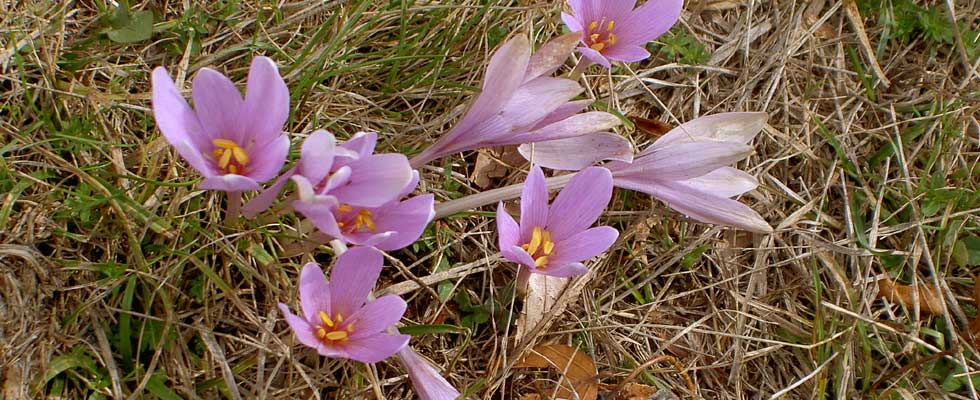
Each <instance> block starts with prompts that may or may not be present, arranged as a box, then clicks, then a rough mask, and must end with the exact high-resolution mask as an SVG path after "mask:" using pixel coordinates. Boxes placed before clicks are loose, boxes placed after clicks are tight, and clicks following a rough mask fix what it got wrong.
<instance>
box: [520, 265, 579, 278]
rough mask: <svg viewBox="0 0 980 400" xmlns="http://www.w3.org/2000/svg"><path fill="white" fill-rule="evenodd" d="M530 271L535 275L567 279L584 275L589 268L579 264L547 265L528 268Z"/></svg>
mask: <svg viewBox="0 0 980 400" xmlns="http://www.w3.org/2000/svg"><path fill="white" fill-rule="evenodd" d="M530 270H531V271H532V272H534V273H536V274H542V275H548V276H554V277H558V278H569V277H573V276H579V275H584V274H585V273H586V272H589V268H588V267H586V266H585V264H582V263H580V262H573V263H567V264H555V265H548V266H547V267H544V268H530Z"/></svg>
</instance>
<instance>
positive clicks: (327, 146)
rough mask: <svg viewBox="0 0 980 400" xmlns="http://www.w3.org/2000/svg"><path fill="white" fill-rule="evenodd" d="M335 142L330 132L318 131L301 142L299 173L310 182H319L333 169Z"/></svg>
mask: <svg viewBox="0 0 980 400" xmlns="http://www.w3.org/2000/svg"><path fill="white" fill-rule="evenodd" d="M335 147H336V140H335V139H334V137H333V135H332V134H331V133H330V132H327V131H325V130H322V129H321V130H318V131H316V132H313V133H312V134H311V135H310V137H308V138H306V140H304V141H303V147H302V148H300V163H301V165H302V167H301V172H302V174H303V176H304V177H306V179H308V180H309V181H310V182H320V181H322V180H323V178H326V177H327V175H328V174H329V173H330V169H331V168H333V157H334V153H335V151H334V148H335Z"/></svg>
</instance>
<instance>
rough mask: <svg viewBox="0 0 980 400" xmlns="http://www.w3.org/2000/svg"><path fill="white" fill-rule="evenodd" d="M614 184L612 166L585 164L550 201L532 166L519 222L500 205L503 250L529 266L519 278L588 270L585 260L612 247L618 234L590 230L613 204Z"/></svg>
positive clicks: (604, 229) (607, 229)
mask: <svg viewBox="0 0 980 400" xmlns="http://www.w3.org/2000/svg"><path fill="white" fill-rule="evenodd" d="M612 188H613V182H612V175H611V174H610V173H609V170H607V169H605V168H601V167H590V168H586V169H584V170H582V171H580V172H578V173H576V174H575V176H574V177H572V179H571V181H570V182H569V183H568V185H567V186H566V187H565V188H564V189H563V190H562V191H561V192H560V193H558V196H556V197H555V201H554V202H553V203H551V205H549V204H548V188H547V186H546V185H545V178H544V172H543V171H541V168H540V167H538V166H537V165H535V166H533V167H532V168H531V172H530V173H529V174H528V176H527V180H526V181H525V182H524V187H523V191H522V192H521V216H520V224H518V223H517V222H516V221H514V219H513V218H512V217H511V216H510V214H508V213H507V210H506V209H505V207H504V204H503V202H501V203H500V204H498V205H497V231H498V234H499V245H500V252H501V254H502V255H503V256H504V258H506V259H507V260H510V261H512V262H514V263H517V264H520V265H522V266H524V267H525V268H523V269H522V270H521V271H522V272H521V274H523V275H522V276H521V277H519V278H518V279H519V280H524V278H526V277H527V276H528V275H527V274H528V273H538V274H544V275H550V276H557V277H569V276H575V275H581V274H584V273H585V272H587V271H588V269H587V268H586V266H585V265H584V264H582V261H585V260H588V259H590V258H592V257H595V256H597V255H599V254H602V253H603V252H605V251H606V250H608V249H609V247H610V246H612V244H613V242H615V241H616V238H617V237H618V236H619V232H617V231H616V229H613V228H611V227H608V226H599V227H594V228H590V226H592V224H594V223H595V222H596V220H598V219H599V216H600V215H601V214H602V211H603V210H604V209H605V208H606V206H607V205H608V204H609V199H610V198H611V197H612ZM524 271H527V272H524Z"/></svg>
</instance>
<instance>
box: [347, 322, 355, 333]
mask: <svg viewBox="0 0 980 400" xmlns="http://www.w3.org/2000/svg"><path fill="white" fill-rule="evenodd" d="M347 332H354V323H353V322H350V323H348V324H347Z"/></svg>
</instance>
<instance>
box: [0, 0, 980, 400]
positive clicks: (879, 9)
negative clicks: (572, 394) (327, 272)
mask: <svg viewBox="0 0 980 400" xmlns="http://www.w3.org/2000/svg"><path fill="white" fill-rule="evenodd" d="M121 3H122V4H121V5H120V6H119V7H116V3H115V2H103V1H95V2H89V1H64V2H61V1H7V2H3V3H0V15H3V17H0V31H2V32H3V35H0V88H2V90H0V92H2V93H0V137H2V140H0V155H2V159H0V166H2V168H0V343H2V344H0V370H2V371H3V372H2V374H0V382H2V387H0V388H2V390H3V392H2V393H3V396H2V397H5V398H9V399H16V398H92V399H99V398H164V399H173V398H270V399H271V398H276V399H279V398H282V399H285V398H310V397H323V398H339V397H341V396H346V397H347V398H371V397H374V396H376V395H377V394H382V395H383V396H385V398H390V399H399V398H413V397H414V395H413V394H412V392H411V385H410V383H409V381H408V379H407V378H406V375H405V373H404V371H403V370H402V369H401V368H400V367H399V366H398V365H397V364H396V363H379V364H377V365H374V366H365V365H363V364H357V363H353V362H347V361H337V360H330V359H325V358H322V357H319V356H318V355H316V353H315V352H313V351H311V350H309V349H307V348H305V347H303V346H302V345H299V344H298V343H297V342H296V340H295V339H294V338H293V336H292V335H291V333H290V332H289V330H288V327H287V326H286V324H285V322H284V321H283V319H282V316H281V315H280V314H279V312H278V311H277V310H276V307H275V305H276V303H277V302H280V301H282V302H286V303H288V304H292V305H295V304H296V300H295V290H296V287H295V279H296V275H297V272H298V270H299V268H300V267H301V266H302V265H303V264H304V263H306V262H308V261H310V260H317V261H319V262H321V264H324V265H329V264H330V260H331V259H332V256H331V250H330V248H329V247H328V246H323V247H319V248H317V249H316V250H314V251H312V252H309V253H302V254H295V252H291V251H290V250H291V249H294V248H295V247H296V246H295V244H296V243H297V240H301V238H302V235H300V234H299V232H298V231H297V229H298V227H299V226H300V220H299V219H298V218H296V217H295V216H294V215H287V216H284V217H282V218H280V219H271V220H262V221H258V222H256V221H245V220H242V221H241V222H240V223H239V225H238V226H237V227H236V228H232V229H228V228H225V227H224V226H223V225H222V222H221V219H222V216H223V212H224V208H225V206H224V202H225V197H224V196H222V195H221V194H217V193H211V192H206V191H200V190H198V189H196V184H197V182H198V180H199V178H198V176H197V175H196V174H195V173H194V171H193V170H191V169H190V168H189V167H188V165H187V164H186V163H185V162H184V161H183V160H181V159H180V158H179V156H177V155H176V153H175V152H174V151H173V150H172V149H171V148H170V147H169V146H168V145H167V143H166V141H165V140H164V139H163V138H162V136H161V134H160V133H159V131H158V130H157V129H156V127H155V124H154V122H153V118H152V114H151V113H150V110H149V107H150V104H149V99H150V86H149V72H150V70H151V69H152V68H154V67H156V66H165V67H167V68H168V70H169V71H170V73H171V75H172V76H175V77H176V79H177V81H178V87H182V88H185V89H187V88H189V87H190V86H189V83H188V80H189V79H188V78H191V77H193V75H194V73H195V71H196V70H198V69H200V68H202V67H205V66H210V67H212V68H215V69H217V70H218V71H221V72H223V73H226V74H228V75H229V76H230V77H231V78H232V79H233V80H234V81H235V82H237V83H239V84H241V83H243V82H244V80H245V74H246V70H247V67H248V63H249V61H250V59H251V58H252V57H253V56H255V55H266V56H268V57H271V58H272V59H274V60H275V61H276V62H277V63H278V64H279V65H280V70H281V72H282V74H283V76H284V78H285V80H286V82H287V84H288V85H289V88H290V94H291V117H290V120H289V122H288V123H287V126H286V130H287V132H289V133H290V135H291V137H292V142H293V149H294V154H293V158H292V159H295V157H296V153H295V152H296V150H297V149H298V144H299V143H301V141H302V138H303V137H305V136H306V135H307V134H309V133H310V132H312V131H313V130H315V129H319V128H323V129H328V130H330V131H332V132H334V133H335V134H336V135H338V136H339V137H342V138H343V137H349V136H350V135H352V134H354V133H355V132H357V131H376V132H378V133H379V134H380V136H381V140H380V145H379V149H380V150H381V151H400V152H405V153H416V152H418V151H420V150H421V149H422V147H423V146H424V145H425V144H426V143H429V142H431V141H432V140H434V138H437V137H438V136H439V135H441V134H443V133H445V132H446V131H447V130H448V129H449V128H450V127H451V126H452V124H453V123H454V122H455V121H456V120H458V118H459V116H460V115H461V113H462V111H464V110H465V106H466V104H467V101H469V100H470V99H471V98H472V96H473V95H474V93H476V92H477V91H478V90H479V89H478V88H479V85H480V79H481V77H482V71H483V68H484V66H485V63H486V61H487V59H488V57H489V54H490V52H491V51H492V50H493V49H494V48H495V47H496V46H497V45H498V44H500V43H501V42H502V41H503V40H504V39H506V38H508V37H510V36H511V35H528V36H529V37H530V38H531V41H532V43H534V44H538V45H539V44H541V43H543V42H544V41H545V40H547V39H548V38H550V37H553V36H556V35H557V34H559V33H561V32H562V29H563V28H562V26H561V24H560V22H559V18H558V13H559V11H560V10H561V7H563V5H562V4H560V3H561V2H552V1H529V0H520V1H513V2H493V1H490V2H478V1H472V0H464V1H459V2H425V1H405V2H398V1H390V2H381V1H370V0H368V1H348V2H344V1H322V0H310V1H283V2H273V1H250V2H242V1H234V0H224V1H213V2H204V1H201V2H198V1H188V0H184V1H165V0H161V1H135V0H134V1H130V2H128V4H126V2H121ZM120 10H128V12H123V11H120ZM141 11H142V12H141ZM150 18H152V19H150ZM954 21H955V23H954ZM978 21H980V3H978V2H977V1H976V0H962V1H956V2H953V1H947V2H941V1H935V2H933V1H912V0H891V1H881V0H862V1H857V3H854V2H843V3H841V2H834V1H825V0H816V1H811V2H791V1H778V2H760V1H728V0H690V1H688V2H687V3H686V4H685V7H684V13H683V15H682V17H681V21H680V22H679V23H678V24H677V25H676V26H675V27H674V28H673V29H672V30H671V31H670V32H669V33H668V34H666V35H664V36H663V37H661V38H660V39H659V40H658V41H657V42H656V43H652V44H650V45H649V46H648V49H650V50H651V51H652V53H653V57H651V58H650V59H649V60H646V61H643V62H638V63H632V64H628V65H617V66H615V67H614V68H613V69H612V70H611V71H609V70H606V69H602V68H599V67H597V66H593V67H592V68H591V69H589V70H588V71H587V72H586V74H585V76H584V77H583V79H582V80H581V82H582V83H583V84H584V85H585V86H586V87H587V88H588V90H587V93H586V94H585V96H587V97H589V98H593V99H595V100H596V103H595V104H594V105H593V107H594V108H595V109H600V110H606V111H610V112H613V113H616V114H618V115H621V116H623V118H624V120H626V121H633V122H635V121H640V120H638V119H637V118H647V119H654V120H658V121H661V122H664V123H666V124H668V125H676V124H677V123H678V122H683V121H687V120H690V119H692V118H695V117H696V116H699V115H708V114H713V113H719V112H726V111H765V112H767V113H768V114H769V122H768V126H767V127H766V129H765V130H764V131H763V132H762V133H761V134H760V135H759V136H758V137H757V138H756V139H755V140H754V141H753V143H752V144H753V146H754V148H755V153H754V154H753V155H752V156H750V157H749V158H748V159H747V160H745V161H743V162H741V163H739V165H738V167H739V168H741V169H743V170H745V171H748V172H749V173H751V174H753V175H754V176H756V177H757V178H758V180H759V181H760V183H761V186H760V187H759V188H758V189H757V190H755V191H753V192H750V193H749V194H746V195H744V196H742V198H741V201H742V202H744V203H745V204H747V205H749V206H750V207H752V208H753V209H755V210H757V211H758V212H760V213H761V214H762V215H763V217H765V219H766V220H767V221H769V222H770V223H771V224H772V226H773V227H774V228H775V231H774V232H773V233H772V234H765V235H763V234H752V233H746V232H743V231H738V230H732V229H727V228H721V227H713V226H708V225H704V224H699V223H695V222H693V221H690V220H687V219H685V218H684V217H683V216H682V215H679V214H678V213H676V212H673V211H671V210H669V209H668V208H666V207H665V206H664V205H663V204H662V203H660V202H658V201H655V200H652V199H650V198H649V197H647V196H645V195H640V194H637V193H630V192H626V191H617V192H616V193H615V194H614V198H613V202H612V204H611V205H610V207H609V211H608V212H607V213H606V214H605V215H604V216H603V218H602V220H601V221H602V222H603V223H606V224H610V225H612V226H614V227H616V228H618V229H620V231H621V232H622V235H621V238H620V240H619V241H618V242H617V243H616V244H615V245H614V247H613V248H612V249H611V251H610V252H608V253H607V255H606V256H604V257H602V258H600V259H598V260H596V261H594V262H593V263H592V264H590V267H591V268H592V271H593V272H592V274H591V275H590V276H589V278H588V279H587V280H583V281H580V288H581V291H580V292H579V293H578V294H577V295H576V296H574V298H570V299H568V300H567V309H566V311H565V312H564V313H561V314H560V315H556V316H555V317H554V318H555V320H554V323H553V324H552V325H551V326H550V327H549V328H548V329H547V330H546V331H544V332H540V333H539V336H538V337H537V338H536V340H538V341H539V342H540V343H558V344H567V345H571V346H574V347H576V348H578V349H579V350H581V351H582V352H583V353H585V354H586V355H587V356H588V357H590V358H592V359H593V360H594V362H595V364H596V366H597V368H598V372H599V374H598V378H594V379H598V381H599V382H600V383H602V386H601V387H600V392H602V394H603V395H607V394H608V395H609V396H610V397H611V398H626V397H625V395H624V394H623V393H620V394H619V395H613V394H611V393H609V392H610V391H611V390H612V389H613V388H614V387H615V386H616V385H617V384H620V383H631V384H641V385H648V386H653V387H656V388H659V389H660V390H661V394H660V396H668V397H669V396H671V395H673V396H677V397H680V398H691V397H702V398H709V399H743V398H770V396H772V397H783V398H856V397H869V398H888V399H891V398H903V399H904V398H974V399H976V398H978V391H980V389H978V388H976V387H974V385H978V386H980V381H976V382H972V381H971V379H970V377H972V376H974V374H976V373H977V371H978V370H980V354H978V352H977V351H976V346H975V345H974V340H973V334H974V333H976V332H977V331H978V329H975V328H980V324H978V323H976V321H974V319H975V318H976V316H977V306H976V304H975V300H977V299H976V298H975V297H977V296H976V295H975V294H974V285H975V283H976V282H977V280H976V278H977V265H978V264H980V238H978V228H980V218H978V214H977V211H978V210H980V196H978V194H977V186H978V184H980V179H978V176H980V175H978V174H980V171H978V164H977V161H978V154H980V153H978V151H977V147H978V145H980V143H978V135H980V124H978V122H977V116H976V115H977V114H976V113H977V111H978V108H980V107H978V105H980V101H978V94H980V75H978V65H977V60H978V56H980V43H978V38H977V36H978V33H977V31H978V25H980V22H978ZM151 22H153V24H152V31H151V30H150V26H151V25H150V23H151ZM573 63H574V61H573V60H569V62H568V64H567V66H566V67H565V69H563V70H562V71H561V72H565V73H567V72H568V71H569V70H571V68H572V66H573V65H574V64H573ZM633 122H628V123H626V124H625V125H624V127H623V128H622V129H621V130H620V133H622V134H624V135H626V136H627V137H629V138H630V140H631V141H632V142H633V143H634V144H635V145H636V146H637V147H642V146H643V145H645V144H647V143H649V142H650V141H652V140H653V139H655V138H656V136H657V135H658V132H656V130H650V129H644V127H645V126H648V125H649V124H634V123H633ZM476 158H477V155H476V153H466V154H464V155H457V156H454V157H452V158H448V159H445V160H443V161H441V162H438V163H435V164H433V165H434V166H433V167H426V168H424V169H423V170H422V171H421V172H422V175H423V185H422V189H423V190H424V191H426V192H430V193H435V194H436V197H437V200H438V201H445V200H448V199H451V198H456V197H459V196H461V195H465V194H469V193H473V192H476V191H479V190H480V188H478V187H477V186H476V185H475V183H474V173H475V172H479V171H475V165H476ZM502 158H504V157H502ZM505 161H507V162H508V165H507V166H506V168H507V169H506V170H505V171H506V173H503V174H500V175H501V176H499V177H496V178H492V179H491V180H490V181H489V183H490V184H491V185H493V186H502V185H505V184H511V183H518V182H521V181H522V180H523V179H524V176H525V173H526V170H527V169H526V166H525V165H520V163H514V162H512V161H513V160H509V159H507V160H505ZM477 175H479V174H477ZM489 211H492V210H491V209H490V208H485V209H482V210H478V211H477V212H472V213H465V214H460V215H455V216H452V217H450V218H446V219H441V220H438V221H436V222H434V223H433V224H432V225H431V226H430V228H429V230H428V231H427V232H426V234H425V235H424V236H423V239H422V240H421V241H420V242H419V243H418V244H417V245H415V246H413V247H410V248H408V249H405V250H401V251H397V252H393V253H391V256H392V257H393V260H397V262H394V261H393V262H392V263H393V266H389V267H386V271H387V272H386V273H385V274H384V276H383V277H382V279H381V282H379V287H381V288H384V287H387V286H390V285H392V284H397V283H399V282H404V281H416V280H419V279H421V280H423V281H426V280H425V278H426V277H428V276H430V275H432V274H433V273H437V272H438V271H442V270H446V269H450V268H455V269H454V271H457V272H459V273H455V274H452V278H451V279H447V280H444V281H441V282H429V284H428V285H427V286H426V288H423V289H418V288H417V287H415V288H414V289H411V290H407V291H404V293H403V296H404V297H405V299H406V300H407V301H408V303H409V310H408V312H407V313H406V315H405V318H404V319H403V321H402V322H403V324H404V325H405V326H409V327H411V326H417V325H418V327H416V328H415V331H414V333H425V334H420V335H418V336H416V337H414V338H413V340H412V344H413V346H414V347H415V348H417V349H418V350H419V352H420V353H422V354H423V355H425V357H427V358H428V359H430V360H432V361H433V362H434V363H435V365H437V366H438V367H439V368H440V370H441V371H442V372H443V373H444V374H445V375H446V376H447V377H448V378H449V380H450V381H451V382H453V383H454V384H455V385H456V386H457V387H458V388H460V389H461V390H465V391H466V392H467V393H470V395H471V396H472V397H473V398H484V399H489V398H521V397H522V396H525V395H533V394H540V395H541V396H544V397H545V398H547V397H548V396H550V395H551V394H552V393H553V390H551V388H552V387H553V386H554V383H555V382H556V381H557V380H558V378H559V376H560V374H559V373H557V372H555V371H549V370H547V369H540V368H533V369H528V368H515V367H514V361H515V358H514V357H516V355H515V354H514V349H513V348H512V346H514V342H513V337H512V335H513V329H511V328H512V324H513V321H514V319H515V315H516V313H517V312H518V311H519V310H520V308H521V306H522V302H521V301H520V300H514V299H513V296H512V295H510V293H512V291H509V290H508V284H510V283H511V282H512V281H513V279H514V276H515V273H514V266H513V265H511V264H509V263H506V262H503V261H502V260H501V259H500V258H499V257H498V256H497V249H496V234H495V232H494V230H495V226H494V224H493V219H492V213H490V212H489ZM460 266H466V267H465V268H459V267H460ZM460 271H461V272H460ZM426 282H428V281H426ZM892 282H895V285H891V283H892ZM896 285H897V286H896ZM906 285H911V286H906ZM403 287H408V286H403ZM913 288H914V289H915V290H912V289H913ZM882 289H892V290H890V291H889V292H894V293H895V295H882V293H886V292H885V291H883V290H882ZM886 294H887V293H886ZM665 356H669V357H665ZM651 360H652V361H653V362H648V361H651ZM661 361H662V362H661ZM640 366H643V367H642V368H640ZM661 398H664V397H661Z"/></svg>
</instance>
